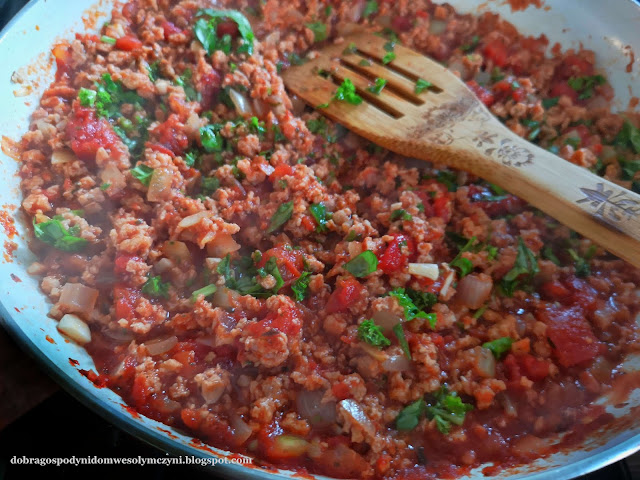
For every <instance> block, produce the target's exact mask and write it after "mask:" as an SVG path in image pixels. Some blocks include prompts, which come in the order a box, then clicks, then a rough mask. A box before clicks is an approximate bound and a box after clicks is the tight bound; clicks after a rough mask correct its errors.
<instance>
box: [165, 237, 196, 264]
mask: <svg viewBox="0 0 640 480" xmlns="http://www.w3.org/2000/svg"><path fill="white" fill-rule="evenodd" d="M162 250H163V251H164V254H165V255H166V256H167V257H168V258H169V259H170V260H173V261H174V262H176V263H181V262H186V261H188V260H191V252H190V251H189V247H187V244H186V243H184V242H179V241H171V240H170V241H168V242H164V245H163V247H162Z"/></svg>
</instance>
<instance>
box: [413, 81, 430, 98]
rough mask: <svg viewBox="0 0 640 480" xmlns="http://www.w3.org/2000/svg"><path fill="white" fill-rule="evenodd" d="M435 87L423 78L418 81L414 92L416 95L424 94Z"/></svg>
mask: <svg viewBox="0 0 640 480" xmlns="http://www.w3.org/2000/svg"><path fill="white" fill-rule="evenodd" d="M431 87H433V83H431V82H428V81H427V80H423V79H421V78H419V79H418V80H416V86H415V88H414V90H413V91H414V92H415V93H416V94H420V93H422V92H424V91H425V90H427V89H428V88H431Z"/></svg>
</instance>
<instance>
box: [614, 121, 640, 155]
mask: <svg viewBox="0 0 640 480" xmlns="http://www.w3.org/2000/svg"><path fill="white" fill-rule="evenodd" d="M613 143H614V145H617V146H619V147H624V148H632V149H633V151H634V152H636V153H640V129H638V128H636V127H634V126H633V125H632V124H631V122H629V121H628V120H627V121H625V122H624V124H623V125H622V129H621V130H620V132H619V133H618V135H617V136H616V138H615V140H614V141H613Z"/></svg>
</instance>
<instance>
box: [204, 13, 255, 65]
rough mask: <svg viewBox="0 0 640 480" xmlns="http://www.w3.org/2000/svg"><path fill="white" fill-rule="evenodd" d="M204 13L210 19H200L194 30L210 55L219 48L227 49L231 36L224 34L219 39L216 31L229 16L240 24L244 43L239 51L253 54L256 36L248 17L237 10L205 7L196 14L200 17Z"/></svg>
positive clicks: (239, 30) (239, 29) (239, 28)
mask: <svg viewBox="0 0 640 480" xmlns="http://www.w3.org/2000/svg"><path fill="white" fill-rule="evenodd" d="M204 15H206V16H208V17H210V20H209V21H206V20H205V19H204V18H200V19H198V20H197V21H196V24H195V26H194V27H193V31H194V33H195V35H196V38H197V39H198V40H199V41H200V43H201V44H202V46H203V47H204V49H205V50H206V51H207V53H208V54H209V55H211V54H212V53H213V52H215V51H216V50H218V49H220V50H222V49H226V48H227V45H228V44H229V43H230V38H229V39H225V38H224V37H226V36H227V35H225V36H223V38H222V39H219V38H218V34H217V32H216V28H217V26H218V24H219V23H220V22H221V21H224V20H225V19H227V18H228V19H229V20H232V21H234V22H235V23H236V24H237V25H238V32H239V33H240V36H241V38H242V40H243V43H242V45H240V46H239V47H238V53H247V54H248V55H252V54H253V41H254V39H255V36H254V34H253V30H252V28H251V24H250V23H249V20H247V17H245V16H244V15H243V14H242V13H240V12H238V11H236V10H213V9H210V8H205V9H202V10H200V11H199V12H198V13H197V14H196V16H198V17H201V16H204Z"/></svg>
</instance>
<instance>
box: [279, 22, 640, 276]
mask: <svg viewBox="0 0 640 480" xmlns="http://www.w3.org/2000/svg"><path fill="white" fill-rule="evenodd" d="M283 77H284V81H285V85H286V86H287V88H288V89H289V90H290V91H291V92H293V93H295V94H296V95H298V96H299V97H301V98H302V99H304V100H305V101H306V102H308V103H309V104H310V105H311V106H313V107H318V106H321V105H323V104H327V103H328V104H329V106H326V107H324V108H322V110H321V111H322V113H324V114H325V115H327V116H328V117H329V118H331V119H333V120H335V121H337V122H339V123H341V124H342V125H344V126H345V127H347V128H349V129H350V130H352V131H354V132H356V133H357V134H359V135H361V136H363V137H365V138H367V139H369V140H371V141H372V142H374V143H376V144H378V145H380V146H382V147H385V148H387V149H389V150H392V151H394V152H397V153H399V154H402V155H406V156H408V157H414V158H418V159H422V160H427V161H430V162H433V163H436V164H445V165H449V166H451V167H454V168H457V169H460V170H466V171H468V172H470V173H473V174H474V175H477V176H479V177H482V178H484V179H485V180H488V181H489V182H492V183H495V184H497V185H499V186H501V187H502V188H504V189H506V190H508V191H509V192H511V193H513V194H514V195H517V196H518V197H520V198H522V199H524V200H526V201H527V202H529V203H531V204H532V205H534V206H535V207H537V208H539V209H540V210H542V211H543V212H545V213H547V214H548V215H550V216H552V217H554V218H556V219H557V220H559V221H560V222H562V223H563V224H565V225H567V226H568V227H569V228H572V229H573V230H575V231H577V232H579V233H581V234H582V235H584V236H586V237H588V238H590V239H592V240H593V241H595V242H596V243H598V244H599V245H601V246H602V247H604V248H605V249H606V250H608V251H609V252H611V253H613V254H615V255H617V256H619V257H620V258H622V259H624V260H626V261H628V262H629V263H631V264H632V265H634V266H636V267H640V196H639V195H636V194H635V193H633V192H631V191H629V190H626V189H625V188H623V187H620V186H619V185H616V184H614V183H611V182H609V181H607V180H605V179H603V178H600V177H598V176H596V175H594V174H592V173H590V172H589V171H588V170H586V169H584V168H581V167H578V166H576V165H573V164H572V163H569V162H567V161H564V160H562V159H561V158H559V157H557V156H555V155H553V154H551V153H550V152H547V151H546V150H543V149H541V148H539V147H536V146H535V145H533V144H531V143H529V142H527V141H525V140H524V139H522V138H520V137H519V136H518V135H516V134H515V133H513V132H511V131H510V130H509V129H508V128H506V127H505V126H503V125H502V124H501V123H500V122H499V121H498V120H497V119H496V118H495V117H494V116H493V115H492V114H491V113H490V112H489V111H488V110H487V108H486V107H485V106H484V105H483V104H482V103H481V102H480V101H479V100H478V99H477V97H476V96H475V95H474V94H473V93H472V92H471V91H470V90H469V89H468V88H467V86H466V85H465V84H464V83H463V82H462V81H461V80H460V79H459V78H458V77H457V76H456V75H454V74H453V73H451V72H450V71H448V70H447V69H446V68H445V67H443V66H442V65H439V64H438V63H436V62H435V61H433V60H430V59H428V58H426V57H425V56H423V55H421V54H419V53H417V52H414V51H413V50H410V49H408V48H405V47H403V46H401V45H397V44H396V45H393V44H391V43H390V42H388V41H387V40H385V39H384V38H382V37H379V36H376V35H373V34H368V33H361V34H356V35H353V36H350V37H347V38H345V42H344V43H342V44H340V45H333V46H329V47H327V48H325V49H323V50H322V51H320V53H319V56H318V57H317V58H315V59H313V60H311V61H309V62H308V63H305V64H303V65H301V66H298V67H292V68H290V69H288V70H287V71H285V72H284V75H283ZM377 78H382V79H385V80H386V81H387V83H386V86H385V87H384V88H383V89H382V91H381V92H380V93H379V94H376V93H373V92H371V91H370V90H368V88H369V87H372V86H373V85H374V83H375V79H377ZM345 79H350V80H351V81H352V82H353V84H354V85H355V87H356V90H357V93H358V94H359V95H360V96H361V97H363V98H364V102H362V103H361V104H359V105H352V104H349V103H348V102H344V101H338V100H332V98H333V96H334V93H335V92H336V90H337V89H338V86H339V85H341V84H342V83H343V81H344V80H345ZM419 80H424V81H427V82H430V83H431V84H433V86H432V87H429V88H427V89H425V90H424V91H422V92H421V93H418V94H417V93H416V83H417V82H418V81H419ZM419 84H420V85H423V86H424V83H423V82H420V83H419Z"/></svg>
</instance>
